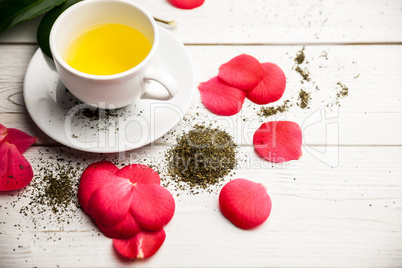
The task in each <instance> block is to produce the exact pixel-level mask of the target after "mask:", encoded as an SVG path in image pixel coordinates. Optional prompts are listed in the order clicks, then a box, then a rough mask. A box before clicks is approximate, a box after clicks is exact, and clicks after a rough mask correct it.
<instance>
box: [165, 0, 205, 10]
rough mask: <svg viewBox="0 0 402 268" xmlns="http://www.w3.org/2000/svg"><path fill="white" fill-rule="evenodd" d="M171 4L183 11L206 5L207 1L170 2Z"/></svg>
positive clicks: (174, 0)
mask: <svg viewBox="0 0 402 268" xmlns="http://www.w3.org/2000/svg"><path fill="white" fill-rule="evenodd" d="M169 2H170V4H172V5H173V6H175V7H177V8H181V9H193V8H196V7H199V6H201V5H202V4H204V2H205V0H169Z"/></svg>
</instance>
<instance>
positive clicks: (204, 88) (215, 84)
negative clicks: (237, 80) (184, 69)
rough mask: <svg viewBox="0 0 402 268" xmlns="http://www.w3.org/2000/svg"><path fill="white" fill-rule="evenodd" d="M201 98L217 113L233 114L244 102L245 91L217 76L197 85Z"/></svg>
mask: <svg viewBox="0 0 402 268" xmlns="http://www.w3.org/2000/svg"><path fill="white" fill-rule="evenodd" d="M198 89H199V90H200V93H201V100H202V102H203V103H204V105H205V106H206V107H207V108H208V110H210V111H211V112H213V113H214V114H217V115H224V116H229V115H235V114H237V113H238V112H239V111H240V110H241V108H242V106H243V103H244V99H245V97H246V93H245V92H244V91H242V90H240V89H238V88H234V87H231V86H229V85H227V84H225V83H224V82H223V81H221V80H220V79H219V78H218V77H217V76H216V77H213V78H211V79H210V80H208V81H207V82H203V83H201V84H200V85H199V86H198Z"/></svg>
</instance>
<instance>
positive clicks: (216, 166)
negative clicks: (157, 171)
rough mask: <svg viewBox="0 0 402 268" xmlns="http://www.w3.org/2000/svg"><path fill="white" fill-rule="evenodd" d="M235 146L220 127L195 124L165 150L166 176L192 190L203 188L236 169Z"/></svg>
mask: <svg viewBox="0 0 402 268" xmlns="http://www.w3.org/2000/svg"><path fill="white" fill-rule="evenodd" d="M236 153H237V145H236V144H235V143H234V141H233V138H232V137H231V136H230V135H229V134H228V133H227V132H225V131H223V130H220V129H219V128H211V127H206V126H203V125H195V126H194V128H193V129H192V130H190V131H189V132H188V133H186V134H184V135H182V136H181V137H179V138H178V139H177V145H176V146H175V147H173V148H172V149H170V150H168V151H167V153H166V157H167V159H168V175H169V176H171V177H172V178H173V179H174V180H176V181H178V182H185V183H187V184H188V185H189V186H190V187H191V188H194V187H195V188H201V189H206V188H208V186H210V185H213V184H216V183H218V182H220V181H221V179H222V178H223V177H224V176H226V175H228V174H229V173H230V172H231V171H232V170H233V169H234V168H235V166H236V164H237V159H236Z"/></svg>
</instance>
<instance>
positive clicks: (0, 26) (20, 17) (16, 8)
mask: <svg viewBox="0 0 402 268" xmlns="http://www.w3.org/2000/svg"><path fill="white" fill-rule="evenodd" d="M64 1H66V0H0V14H1V16H0V33H1V32H3V31H4V30H6V29H8V28H11V27H13V26H14V25H17V24H19V23H21V22H24V21H27V20H30V19H33V18H34V17H36V16H38V15H40V14H42V13H44V12H46V11H49V10H50V9H52V8H53V7H55V6H58V5H60V4H61V3H63V2H64Z"/></svg>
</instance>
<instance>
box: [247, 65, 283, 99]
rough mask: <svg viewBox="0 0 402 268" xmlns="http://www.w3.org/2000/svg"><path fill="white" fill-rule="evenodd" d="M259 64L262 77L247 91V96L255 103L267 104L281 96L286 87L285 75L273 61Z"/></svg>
mask: <svg viewBox="0 0 402 268" xmlns="http://www.w3.org/2000/svg"><path fill="white" fill-rule="evenodd" d="M261 65H262V67H263V69H264V77H263V79H262V80H261V82H260V83H259V84H258V85H257V86H256V87H255V88H253V89H252V90H250V91H248V92H247V98H248V99H250V100H251V101H252V102H255V103H257V104H268V103H271V102H275V101H277V100H279V99H280V98H281V97H282V95H283V93H284V92H285V88H286V77H285V73H284V72H283V71H282V69H281V68H280V67H279V66H278V65H276V64H274V63H270V62H267V63H263V64H261Z"/></svg>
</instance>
